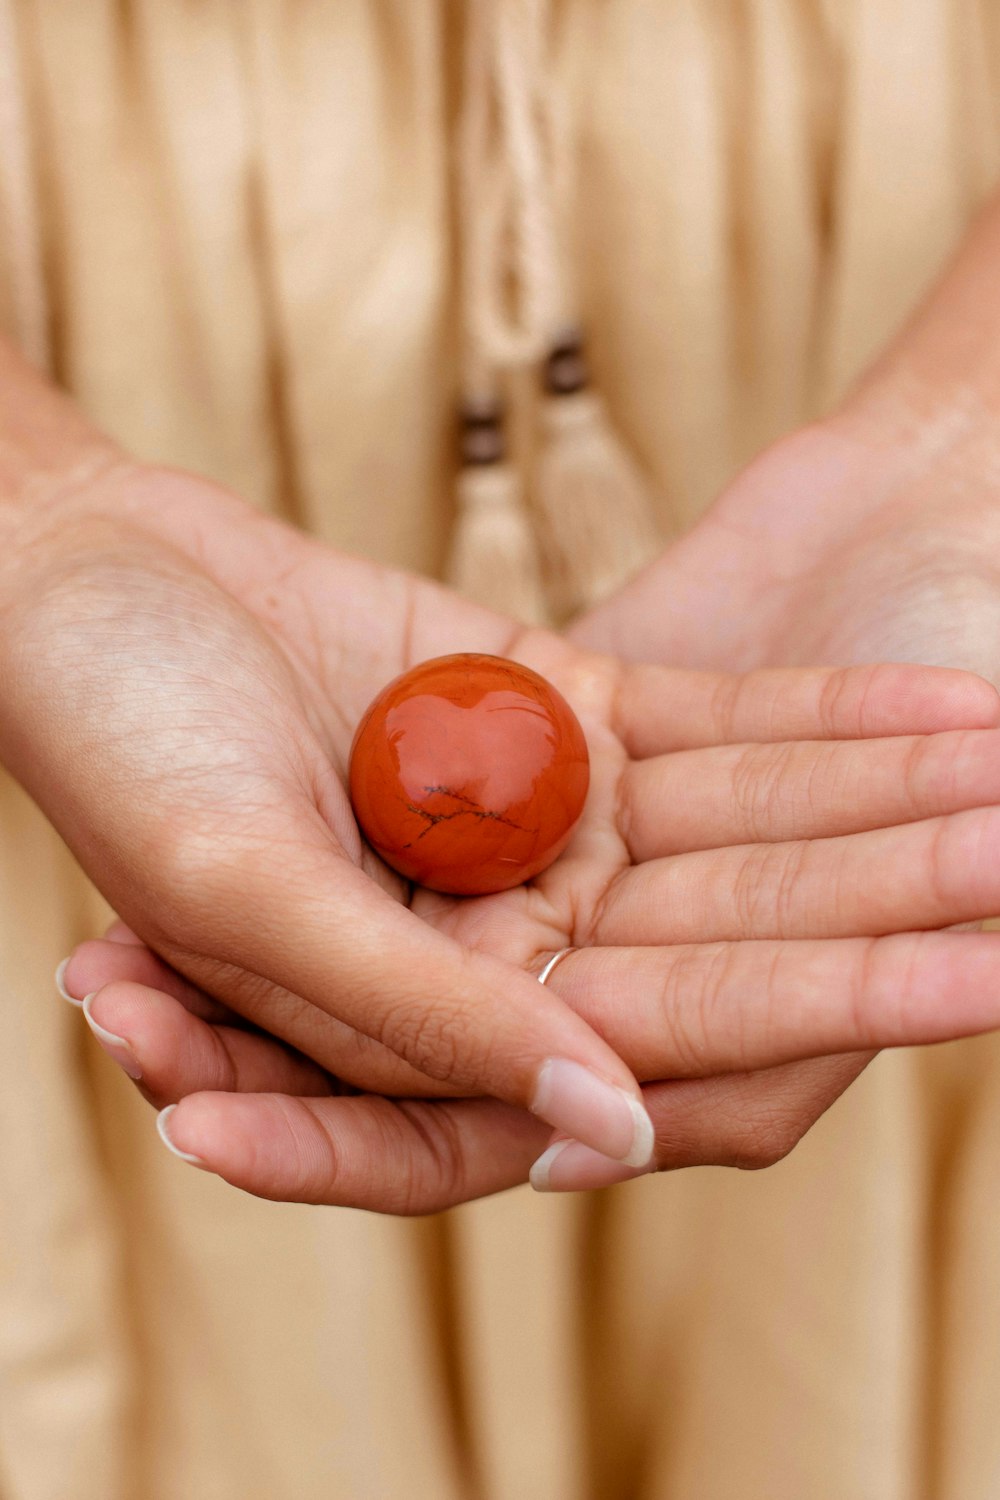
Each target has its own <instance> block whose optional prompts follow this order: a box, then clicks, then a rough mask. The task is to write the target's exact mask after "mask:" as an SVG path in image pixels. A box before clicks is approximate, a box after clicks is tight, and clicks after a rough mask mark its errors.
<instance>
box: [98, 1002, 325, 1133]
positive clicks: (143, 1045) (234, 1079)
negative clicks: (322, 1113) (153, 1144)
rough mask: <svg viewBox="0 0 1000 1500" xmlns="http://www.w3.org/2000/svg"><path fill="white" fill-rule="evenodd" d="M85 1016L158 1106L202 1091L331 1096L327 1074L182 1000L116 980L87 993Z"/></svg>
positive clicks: (105, 1047) (100, 1041) (109, 1052)
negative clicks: (203, 1014)
mask: <svg viewBox="0 0 1000 1500" xmlns="http://www.w3.org/2000/svg"><path fill="white" fill-rule="evenodd" d="M83 1014H84V1017H85V1019H86V1021H87V1024H88V1026H89V1027H90V1029H91V1032H92V1033H93V1035H94V1037H95V1038H96V1040H97V1042H98V1044H99V1045H100V1046H101V1047H102V1048H103V1050H104V1051H105V1052H106V1053H107V1055H108V1056H109V1057H110V1058H111V1059H112V1060H113V1061H114V1062H116V1063H118V1065H119V1067H122V1068H124V1069H125V1072H126V1073H127V1074H128V1075H129V1077H130V1078H132V1079H133V1080H134V1081H135V1082H137V1083H138V1082H140V1081H141V1083H142V1091H143V1093H144V1094H145V1096H146V1098H147V1099H148V1100H149V1101H150V1103H151V1104H155V1105H156V1107H157V1108H158V1109H162V1108H163V1106H164V1105H166V1104H171V1103H174V1102H176V1101H177V1100H178V1099H181V1098H183V1097H184V1096H185V1095H186V1094H189V1093H197V1092H200V1091H202V1090H204V1089H224V1090H226V1091H228V1092H234V1093H251V1094H259V1093H261V1092H264V1091H270V1090H273V1091H274V1092H276V1093H286V1094H318V1095H324V1094H326V1095H328V1094H331V1093H334V1092H337V1090H336V1088H335V1086H334V1083H333V1081H332V1080H331V1078H330V1076H329V1074H328V1073H326V1072H325V1071H324V1070H323V1069H322V1068H320V1067H319V1066H318V1065H317V1064H316V1063H314V1062H312V1061H311V1060H310V1059H309V1058H306V1057H303V1056H302V1055H301V1054H300V1053H297V1052H294V1051H293V1050H292V1049H290V1048H288V1047H286V1046H284V1045H283V1044H282V1043H281V1042H277V1041H274V1039H273V1038H271V1037H267V1036H262V1035H260V1034H258V1033H257V1032H250V1031H240V1030H237V1029H234V1028H233V1027H231V1026H214V1025H210V1024H209V1023H208V1022H207V1021H204V1020H202V1019H201V1018H200V1017H199V1016H196V1015H193V1014H192V1013H191V1011H189V1010H188V1009H186V1008H185V1006H183V1005H182V1004H181V1003H180V1001H179V1000H175V999H174V998H173V997H172V996H171V995H168V994H164V993H163V992H162V991H161V990H156V989H150V988H148V987H147V986H145V985H141V984H132V983H128V982H125V981H118V982H116V983H113V984H109V985H107V986H106V987H105V988H103V989H100V990H98V991H97V992H96V994H90V995H88V996H87V999H86V1001H85V1003H84V1006H83Z"/></svg>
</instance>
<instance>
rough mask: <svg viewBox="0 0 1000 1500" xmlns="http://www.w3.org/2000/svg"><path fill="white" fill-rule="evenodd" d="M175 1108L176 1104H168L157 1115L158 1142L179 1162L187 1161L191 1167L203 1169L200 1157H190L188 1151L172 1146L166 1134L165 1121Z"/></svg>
mask: <svg viewBox="0 0 1000 1500" xmlns="http://www.w3.org/2000/svg"><path fill="white" fill-rule="evenodd" d="M176 1108H177V1105H176V1104H168V1105H167V1107H166V1109H161V1110H160V1113H159V1114H158V1115H157V1117H156V1129H157V1132H158V1134H159V1137H160V1140H161V1141H162V1142H163V1144H164V1145H165V1146H166V1148H167V1150H168V1151H172V1152H173V1153H174V1155H175V1156H179V1157H180V1159H181V1161H189V1162H190V1163H191V1164H192V1166H195V1167H203V1166H204V1165H205V1163H204V1162H203V1161H202V1159H201V1157H200V1156H192V1154H191V1152H190V1151H182V1150H181V1148H180V1147H179V1146H175V1145H174V1143H173V1141H172V1140H171V1139H170V1136H169V1135H168V1134H167V1120H168V1119H169V1118H170V1116H171V1115H172V1114H173V1112H174V1110H175V1109H176Z"/></svg>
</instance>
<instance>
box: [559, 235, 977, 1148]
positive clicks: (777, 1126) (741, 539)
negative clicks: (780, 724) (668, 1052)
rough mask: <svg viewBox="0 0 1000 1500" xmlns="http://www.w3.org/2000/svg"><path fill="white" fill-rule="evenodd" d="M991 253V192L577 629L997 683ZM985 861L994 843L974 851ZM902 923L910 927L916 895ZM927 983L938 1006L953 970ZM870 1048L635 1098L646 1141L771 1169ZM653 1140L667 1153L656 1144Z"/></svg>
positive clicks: (681, 648)
mask: <svg viewBox="0 0 1000 1500" xmlns="http://www.w3.org/2000/svg"><path fill="white" fill-rule="evenodd" d="M998 264H1000V208H998V207H997V206H994V207H993V208H992V209H991V210H990V211H989V212H988V213H987V214H986V215H985V216H984V217H983V219H982V220H981V222H980V223H979V224H978V225H977V226H976V229H975V231H974V233H973V234H972V236H971V237H970V239H969V240H968V242H967V243H966V245H965V246H964V247H963V249H962V251H961V253H960V255H959V256H958V258H957V260H956V261H955V263H954V265H953V266H952V267H951V268H949V270H948V271H947V273H946V274H945V276H944V278H943V279H942V281H941V284H940V285H939V286H938V287H937V288H936V289H935V291H934V292H933V293H932V295H931V297H930V298H929V300H928V302H927V304H926V306H925V308H924V309H923V310H922V311H921V312H920V313H919V314H918V316H917V317H916V318H915V320H914V321H913V323H912V324H911V326H910V327H909V328H908V329H907V330H906V331H905V332H904V334H903V335H902V336H901V337H900V339H899V340H898V341H897V342H896V344H895V345H894V347H893V348H892V349H891V350H890V351H889V352H888V353H887V355H886V356H885V357H884V358H883V359H882V360H880V361H879V363H878V364H877V365H876V366H875V368H874V369H873V370H872V371H871V372H870V373H869V374H868V375H867V376H866V377H865V379H864V380H863V381H862V382H861V383H860V385H859V386H858V388H857V390H855V391H854V392H852V393H851V395H850V396H849V398H848V399H847V401H846V402H845V403H844V405H843V406H842V408H841V409H840V410H839V411H837V412H835V413H834V414H833V415H832V416H831V417H830V418H829V419H828V420H826V421H824V422H820V423H818V424H815V425H814V426H811V427H809V428H806V429H804V430H803V431H801V432H799V433H795V434H793V435H792V436H790V437H788V438H785V439H783V440H782V441H781V442H779V443H778V444H777V445H776V446H775V447H774V448H772V449H770V450H769V451H768V452H766V453H765V454H763V455H762V456H761V457H760V458H759V459H758V460H757V461H756V462H755V463H753V464H752V465H751V466H750V468H749V469H748V470H747V471H746V472H745V473H743V474H742V475H740V476H739V478H738V479H737V480H736V481H735V483H734V484H733V485H732V486H731V487H730V488H729V490H728V491H727V492H726V493H725V494H724V495H723V496H722V497H721V499H720V500H719V501H718V502H717V503H716V504H715V505H714V506H713V507H712V509H711V510H710V511H709V512H708V514H707V515H706V516H705V517H704V519H703V520H702V521H701V522H700V523H699V524H698V525H697V526H696V527H695V528H694V529H693V530H692V531H691V533H690V534H689V535H688V536H686V537H685V538H684V539H682V540H681V541H680V542H679V543H677V544H676V545H675V546H673V547H672V548H670V549H669V550H668V551H667V553H666V554H665V556H664V557H663V558H662V559H661V560H660V561H659V562H657V563H656V564H654V565H653V567H652V568H650V569H649V570H647V571H646V572H645V573H644V574H643V575H642V576H641V577H640V578H638V579H637V580H636V581H635V582H634V584H633V585H631V586H630V587H629V588H627V589H626V590H624V591H623V592H622V593H621V594H620V595H618V596H617V597H616V598H614V599H612V600H609V601H608V602H607V604H605V605H604V606H602V607H601V608H599V609H597V610H595V611H594V612H593V613H592V614H591V615H590V616H589V617H588V618H586V619H584V620H582V621H580V622H578V625H577V627H576V629H575V631H574V632H573V634H574V638H575V639H576V640H578V641H579V642H580V643H581V644H584V645H588V646H591V647H593V648H597V649H602V650H614V651H617V652H619V653H620V654H621V655H622V656H624V657H625V658H626V659H628V660H647V661H667V662H671V663H681V662H683V663H686V664H690V665H697V666H701V667H704V668H718V667H720V666H722V665H727V666H731V667H732V666H741V667H743V668H755V667H760V666H764V665H794V664H797V663H801V662H805V661H817V662H830V663H850V662H855V663H857V662H866V661H877V660H880V659H883V658H891V659H893V660H899V661H912V662H933V663H939V664H944V665H951V666H958V667H965V668H968V669H971V670H973V671H977V672H979V673H981V674H982V675H983V676H985V677H986V678H988V679H989V680H991V681H993V682H994V683H998V684H1000V508H998V506H997V501H996V485H995V476H996V473H997V469H998V463H1000V438H998V423H997V417H998V408H1000V363H998V359H997V352H996V351H997V349H998V347H1000V340H998V334H1000V297H998V293H997V287H998V278H997V267H998ZM992 857H994V856H993V845H992V841H991V842H989V843H988V844H987V845H986V846H985V847H984V849H983V850H982V851H981V852H980V858H981V859H982V860H983V861H984V862H985V861H988V860H989V859H990V858H992ZM998 912H1000V906H993V907H991V908H990V909H989V910H984V912H983V915H984V916H995V915H997V913H998ZM909 925H911V926H919V925H922V922H921V915H920V911H919V908H918V907H916V906H915V907H914V909H913V912H912V914H911V916H910V918H909ZM977 941H978V940H977ZM940 983H941V995H940V999H941V1003H945V1000H946V997H947V995H948V994H949V992H950V980H949V977H948V976H947V975H942V976H941V977H940ZM869 1057H870V1053H867V1052H865V1053H862V1054H859V1055H857V1056H856V1057H855V1058H853V1059H852V1058H850V1057H844V1058H843V1060H842V1062H841V1063H840V1064H839V1065H838V1064H835V1063H834V1062H833V1061H831V1062H829V1063H827V1062H824V1063H822V1064H820V1063H808V1064H805V1065H799V1066H797V1067H796V1068H794V1069H792V1068H786V1069H781V1070H777V1071H776V1072H774V1073H773V1075H757V1076H756V1078H755V1079H754V1080H753V1085H752V1087H753V1091H754V1094H755V1096H756V1098H757V1099H758V1100H759V1106H758V1107H757V1108H756V1109H747V1108H746V1102H747V1101H746V1098H745V1094H744V1089H743V1085H742V1084H741V1085H740V1087H739V1088H736V1087H735V1086H734V1085H733V1082H732V1081H731V1080H727V1079H717V1080H713V1081H711V1082H706V1083H705V1084H704V1086H702V1087H701V1088H700V1089H699V1090H698V1092H697V1093H696V1094H694V1095H692V1094H691V1093H690V1091H688V1092H687V1093H686V1092H685V1090H684V1089H678V1088H676V1087H673V1086H671V1087H670V1088H669V1092H668V1093H666V1094H665V1095H664V1096H662V1097H661V1098H660V1099H659V1100H656V1101H654V1100H652V1099H651V1097H650V1095H649V1094H648V1093H647V1100H648V1101H649V1102H650V1103H651V1106H652V1108H653V1113H654V1118H655V1119H656V1120H657V1125H658V1134H659V1135H660V1136H661V1137H663V1136H664V1134H665V1133H670V1132H673V1133H674V1134H675V1135H676V1134H677V1133H680V1134H681V1135H682V1136H684V1137H685V1138H693V1137H697V1138H698V1139H700V1140H705V1141H711V1139H712V1133H713V1131H715V1132H716V1133H719V1132H720V1131H721V1133H722V1134H723V1135H725V1136H726V1141H727V1144H724V1145H723V1147H722V1149H720V1150H717V1151H716V1153H715V1159H718V1160H729V1161H739V1160H740V1159H750V1160H755V1161H760V1162H763V1163H767V1162H768V1161H769V1160H771V1159H777V1158H779V1157H780V1156H781V1155H783V1154H784V1153H785V1151H787V1149H788V1148H789V1147H790V1146H791V1145H793V1144H794V1143H795V1141H796V1140H798V1139H799V1138H800V1137H801V1135H802V1134H804V1133H805V1131H806V1130H807V1129H808V1128H809V1127H810V1126H811V1125H812V1124H813V1123H814V1121H815V1120H816V1119H817V1118H818V1117H819V1116H820V1115H821V1114H822V1113H823V1111H824V1110H825V1109H826V1108H827V1107H828V1106H829V1105H830V1104H831V1103H833V1101H834V1100H835V1099H836V1098H837V1097H838V1095H839V1094H840V1093H841V1092H842V1090H843V1088H844V1087H845V1086H846V1085H847V1083H849V1082H850V1081H851V1080H852V1078H853V1077H855V1076H857V1074H858V1073H859V1072H860V1071H861V1070H862V1068H863V1067H864V1066H865V1064H866V1062H867V1061H868V1060H869ZM668 1105H669V1110H668V1112H667V1113H665V1109H666V1108H667V1106H668ZM726 1122H729V1123H726ZM659 1154H660V1159H661V1160H669V1150H668V1149H667V1148H666V1146H665V1144H664V1141H663V1140H662V1139H661V1143H660V1147H659ZM710 1159H711V1158H710Z"/></svg>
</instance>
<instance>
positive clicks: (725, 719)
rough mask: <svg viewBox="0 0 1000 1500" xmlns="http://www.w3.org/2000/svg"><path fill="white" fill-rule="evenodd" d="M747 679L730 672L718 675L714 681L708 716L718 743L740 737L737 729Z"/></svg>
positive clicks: (730, 741)
mask: <svg viewBox="0 0 1000 1500" xmlns="http://www.w3.org/2000/svg"><path fill="white" fill-rule="evenodd" d="M747 681H748V679H747V678H745V677H743V676H741V675H740V674H738V673H730V674H727V675H724V676H720V678H719V680H718V682H717V683H716V686H715V689H714V691H713V693H712V701H711V707H710V710H709V717H710V719H711V722H712V724H714V726H715V734H716V737H717V739H718V741H719V743H720V744H731V743H732V742H733V741H734V740H736V739H739V738H740V735H739V734H738V733H737V729H738V725H739V718H740V709H741V707H742V701H741V700H742V696H743V690H744V686H745V684H746V682H747Z"/></svg>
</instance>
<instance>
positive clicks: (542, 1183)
mask: <svg viewBox="0 0 1000 1500" xmlns="http://www.w3.org/2000/svg"><path fill="white" fill-rule="evenodd" d="M571 1144H572V1142H571V1141H556V1143H555V1145H554V1146H550V1147H549V1148H548V1150H547V1151H543V1152H542V1154H541V1156H540V1157H539V1158H538V1160H537V1161H536V1162H535V1164H534V1166H533V1167H532V1169H531V1171H530V1172H529V1173H528V1181H529V1182H530V1183H531V1186H532V1187H533V1188H534V1190H535V1192H536V1193H547V1192H549V1175H550V1173H551V1171H552V1163H553V1162H554V1161H555V1159H556V1157H557V1156H561V1155H562V1154H563V1152H564V1151H565V1150H566V1147H567V1146H569V1145H571Z"/></svg>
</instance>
